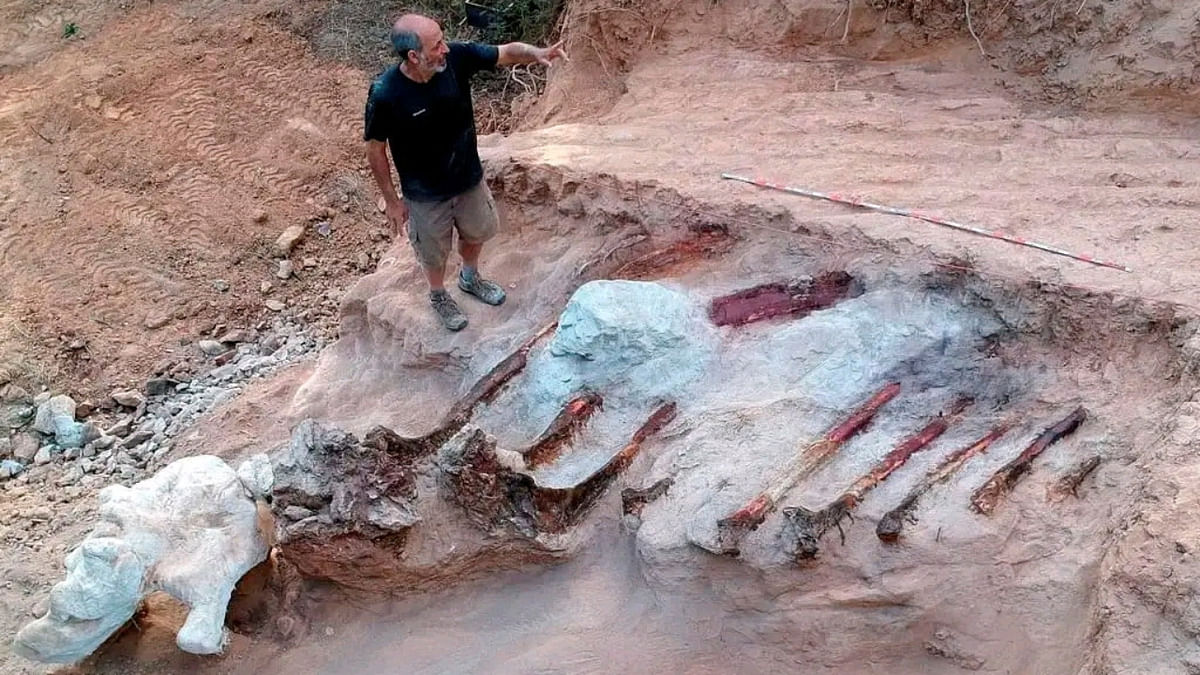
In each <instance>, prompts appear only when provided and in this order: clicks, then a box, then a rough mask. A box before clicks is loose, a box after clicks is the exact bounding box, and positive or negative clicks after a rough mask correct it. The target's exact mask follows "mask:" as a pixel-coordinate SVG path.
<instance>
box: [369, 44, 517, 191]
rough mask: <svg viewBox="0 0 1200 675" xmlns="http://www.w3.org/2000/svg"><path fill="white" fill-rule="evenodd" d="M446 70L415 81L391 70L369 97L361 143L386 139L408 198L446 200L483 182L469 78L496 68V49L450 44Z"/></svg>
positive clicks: (398, 70)
mask: <svg viewBox="0 0 1200 675" xmlns="http://www.w3.org/2000/svg"><path fill="white" fill-rule="evenodd" d="M448 47H449V48H450V52H449V53H448V54H447V55H446V69H445V70H443V71H442V72H440V73H437V74H435V75H434V76H433V78H431V79H430V80H429V81H428V82H414V81H413V80H410V79H408V77H407V76H406V75H405V74H404V73H402V72H400V67H399V65H395V66H392V67H391V68H388V69H387V70H386V71H384V72H383V74H382V75H380V76H379V77H378V78H377V79H376V80H375V82H374V83H373V84H372V85H371V90H370V92H369V93H368V94H367V110H366V128H365V132H364V134H363V137H364V139H365V140H368V141H370V140H375V141H387V142H388V147H390V148H391V150H392V161H394V162H395V163H396V172H397V173H399V174H400V191H401V192H402V193H404V196H405V197H406V198H407V199H411V200H413V201H418V202H431V201H441V200H444V199H449V198H451V197H453V196H455V195H458V194H462V193H463V192H465V191H466V190H468V189H470V188H472V187H474V186H475V185H476V184H477V183H479V181H480V180H482V179H483V165H482V164H480V163H479V148H478V147H477V145H476V141H475V110H474V107H473V106H472V105H471V76H472V75H474V74H475V73H477V72H479V71H480V70H485V69H487V70H491V69H493V68H495V67H496V59H497V58H499V56H500V50H499V48H497V47H496V46H495V45H484V44H479V43H475V42H452V43H450V44H449V45H448Z"/></svg>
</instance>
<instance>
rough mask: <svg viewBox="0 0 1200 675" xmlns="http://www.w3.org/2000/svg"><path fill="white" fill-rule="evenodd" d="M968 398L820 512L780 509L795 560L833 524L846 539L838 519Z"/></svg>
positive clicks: (815, 547) (816, 546)
mask: <svg viewBox="0 0 1200 675" xmlns="http://www.w3.org/2000/svg"><path fill="white" fill-rule="evenodd" d="M971 403H972V401H971V399H968V398H962V399H959V400H958V401H956V402H955V403H954V405H952V406H951V408H950V411H949V413H948V414H947V415H945V416H943V415H938V417H937V419H935V420H933V421H932V422H930V423H929V424H927V425H925V428H924V429H921V430H920V431H918V432H917V433H916V434H914V435H913V436H911V437H909V438H908V439H906V440H905V441H904V442H903V443H901V444H900V445H897V446H896V447H895V449H893V450H892V451H891V452H889V453H888V454H887V455H885V456H884V458H883V459H881V460H879V463H877V464H876V465H875V466H874V467H872V468H871V470H870V471H869V472H867V473H866V474H865V475H863V476H862V477H860V478H859V479H858V480H856V481H854V483H853V484H852V485H851V486H850V488H849V489H847V490H846V491H845V492H843V493H842V494H841V496H840V497H838V498H837V499H835V500H833V501H832V502H831V503H830V504H829V505H828V506H826V507H825V508H823V509H821V510H820V511H815V512H814V511H809V510H808V509H806V508H804V507H801V506H792V507H788V508H785V509H784V510H783V517H784V518H786V519H787V521H788V524H789V527H790V532H791V535H792V536H794V537H795V544H794V548H793V555H794V556H795V558H796V560H797V561H800V560H806V559H809V558H813V557H815V556H816V555H817V553H818V552H819V551H820V540H821V537H823V536H825V533H826V532H828V531H829V530H830V529H832V528H834V527H836V528H837V529H838V533H839V534H841V535H842V543H843V544H844V543H845V542H846V535H845V533H844V532H842V519H843V518H847V517H852V516H851V515H850V512H851V511H853V510H854V507H856V506H858V503H859V502H861V501H862V499H863V496H865V495H866V494H867V493H868V492H870V491H871V490H872V489H873V488H874V487H875V486H876V485H879V484H880V483H882V482H883V481H885V480H887V477H888V476H890V475H892V472H894V471H895V470H896V469H899V468H900V467H901V466H904V463H905V462H907V461H908V458H909V457H912V456H913V455H914V454H915V453H917V452H920V451H921V450H923V449H925V448H926V447H928V446H929V444H930V443H932V442H933V441H934V439H936V438H938V437H939V436H941V435H942V434H943V433H945V431H946V429H948V428H950V425H951V424H953V423H955V422H957V421H958V419H959V418H960V417H961V416H962V412H963V411H964V410H966V408H967V406H969V405H971Z"/></svg>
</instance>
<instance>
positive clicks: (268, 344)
mask: <svg viewBox="0 0 1200 675" xmlns="http://www.w3.org/2000/svg"><path fill="white" fill-rule="evenodd" d="M282 346H283V340H281V339H280V338H279V336H278V335H268V336H267V337H265V338H263V341H262V342H260V343H259V345H258V347H259V353H261V354H263V355H264V356H270V355H271V354H274V353H275V352H277V351H279V348H280V347H282Z"/></svg>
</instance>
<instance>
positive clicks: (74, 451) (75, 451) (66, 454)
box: [63, 448, 83, 461]
mask: <svg viewBox="0 0 1200 675" xmlns="http://www.w3.org/2000/svg"><path fill="white" fill-rule="evenodd" d="M82 452H83V450H82V449H80V448H67V449H66V450H64V451H63V459H65V460H68V461H69V460H73V459H79V456H80V454H81V453H82Z"/></svg>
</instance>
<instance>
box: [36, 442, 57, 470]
mask: <svg viewBox="0 0 1200 675" xmlns="http://www.w3.org/2000/svg"><path fill="white" fill-rule="evenodd" d="M53 447H54V446H52V445H43V446H42V447H40V448H38V451H37V454H36V455H34V456H33V463H34V464H35V465H37V466H41V465H43V464H49V463H50V460H51V459H52V458H53V453H52V452H51V449H52V448H53Z"/></svg>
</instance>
